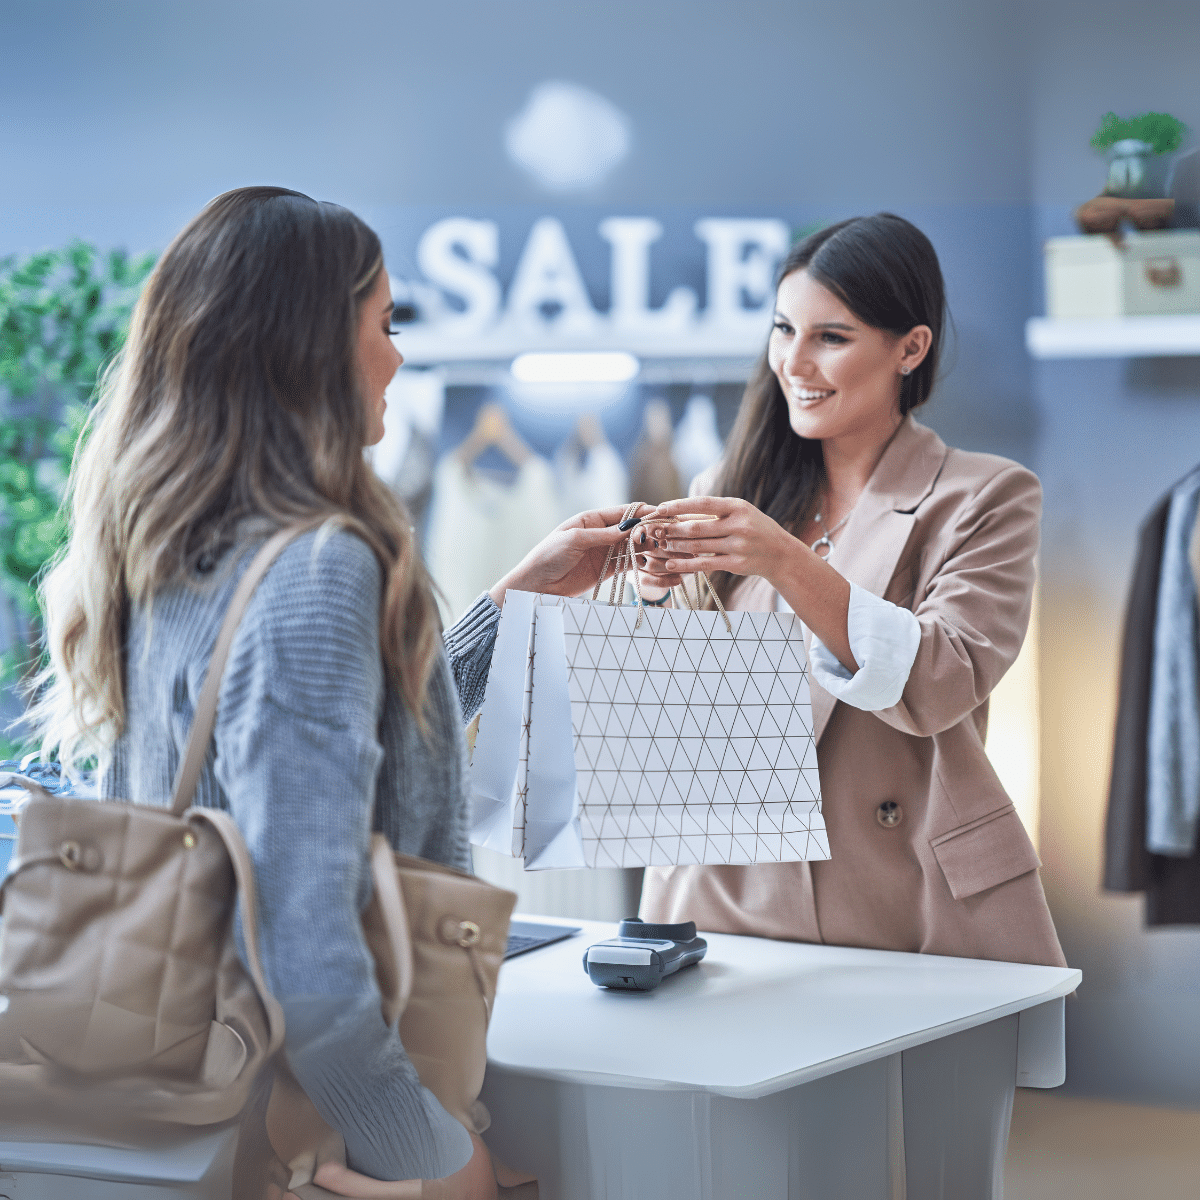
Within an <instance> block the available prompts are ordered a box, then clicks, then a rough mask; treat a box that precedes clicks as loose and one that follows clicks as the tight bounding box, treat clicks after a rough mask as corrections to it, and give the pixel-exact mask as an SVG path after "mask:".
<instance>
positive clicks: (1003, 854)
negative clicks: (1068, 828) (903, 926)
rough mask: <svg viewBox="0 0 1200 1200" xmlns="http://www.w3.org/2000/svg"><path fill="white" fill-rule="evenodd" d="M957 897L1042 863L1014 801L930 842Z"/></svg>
mask: <svg viewBox="0 0 1200 1200" xmlns="http://www.w3.org/2000/svg"><path fill="white" fill-rule="evenodd" d="M929 844H930V846H931V847H932V848H933V853H934V855H935V856H936V858H937V860H938V866H940V867H941V868H942V874H943V875H945V877H946V882H947V883H948V884H949V885H950V894H951V895H952V896H953V897H954V898H955V900H965V899H966V898H967V897H968V896H974V895H976V894H977V893H979V892H984V891H987V889H988V888H993V887H996V886H997V884H1001V883H1007V882H1008V880H1010V879H1015V878H1016V877H1017V876H1018V875H1024V874H1025V873H1026V872H1028V871H1034V870H1036V869H1037V868H1038V867H1040V866H1041V865H1042V862H1041V859H1039V858H1038V856H1037V851H1036V850H1034V848H1033V843H1032V842H1031V841H1030V840H1029V835H1028V834H1027V833H1026V832H1025V826H1024V825H1022V824H1021V818H1020V817H1019V816H1017V810H1016V809H1015V808H1013V806H1012V805H1011V804H1009V805H1006V806H1005V807H1004V808H1001V809H998V810H997V811H996V812H991V813H988V814H987V815H986V816H983V817H979V818H978V819H977V820H975V821H968V822H967V824H965V825H960V826H959V827H958V828H957V829H951V830H950V831H949V832H948V833H943V834H940V835H939V836H938V837H936V838H932V839H931V840H930V842H929Z"/></svg>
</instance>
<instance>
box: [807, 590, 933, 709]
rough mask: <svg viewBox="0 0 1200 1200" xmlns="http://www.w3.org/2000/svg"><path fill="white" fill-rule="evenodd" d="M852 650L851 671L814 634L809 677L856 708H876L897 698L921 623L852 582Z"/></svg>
mask: <svg viewBox="0 0 1200 1200" xmlns="http://www.w3.org/2000/svg"><path fill="white" fill-rule="evenodd" d="M846 632H847V634H848V636H849V641H850V652H851V654H853V655H854V661H855V662H856V663H858V670H857V671H855V672H854V673H853V674H851V673H850V672H849V671H848V670H846V668H845V667H843V666H842V664H841V663H840V662H838V660H837V659H836V658H835V657H834V655H833V653H832V652H831V651H830V650H829V649H828V648H827V647H826V646H825V644H824V643H823V642H822V641H821V639H820V638H818V637H817V636H816V635H815V634H814V636H813V639H812V646H811V647H810V649H809V660H810V662H811V663H812V669H813V676H814V678H815V679H816V681H817V682H818V683H819V684H820V685H821V686H822V687H823V688H824V689H825V690H826V691H827V692H829V693H830V694H831V695H833V696H836V697H837V699H839V700H842V701H844V702H845V703H846V704H850V705H853V707H855V708H861V709H865V710H866V711H868V712H875V711H877V710H878V709H881V708H891V707H892V705H894V704H896V703H898V702H899V700H900V697H901V696H902V695H903V693H904V687H905V685H906V684H907V683H908V676H909V673H910V672H911V670H912V665H913V660H914V659H915V658H916V656H917V649H918V647H919V646H920V642H921V626H920V624H919V623H918V621H917V618H916V617H914V616H913V614H912V613H911V612H909V611H908V609H907V608H900V607H899V606H898V605H895V604H892V603H890V602H889V601H887V600H881V599H880V598H879V597H878V596H876V595H873V594H872V593H871V592H868V591H867V590H866V589H865V588H861V587H859V586H858V584H856V583H852V584H851V585H850V608H849V611H848V612H847V614H846Z"/></svg>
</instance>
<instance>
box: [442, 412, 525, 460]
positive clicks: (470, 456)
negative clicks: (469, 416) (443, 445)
mask: <svg viewBox="0 0 1200 1200" xmlns="http://www.w3.org/2000/svg"><path fill="white" fill-rule="evenodd" d="M493 448H494V449H496V450H499V451H500V453H501V454H503V455H504V457H505V458H507V459H508V461H509V462H510V463H512V465H513V466H514V467H521V466H524V465H525V463H527V462H528V461H529V460H530V459H531V458H532V457H533V451H532V450H531V449H530V448H529V446H528V445H527V444H526V443H525V441H524V440H523V439H522V438H521V436H520V435H519V434H518V433H517V431H516V430H515V429H514V428H513V427H512V424H511V422H510V421H509V419H508V413H506V412H505V411H504V408H503V407H502V406H501V405H499V404H496V403H494V402H493V403H491V404H485V405H484V406H483V407H482V408H481V409H480V410H479V412H478V414H477V415H476V417H475V425H474V427H473V428H472V430H471V432H470V433H469V434H468V435H467V437H466V439H465V440H464V441H463V442H462V443H461V444H460V445H459V447H458V449H457V450H456V451H455V452H454V453H455V454H456V455H457V457H458V460H459V462H461V463H462V465H463V466H464V467H469V466H471V465H472V464H473V463H474V462H475V460H476V459H477V458H478V457H479V456H480V455H481V454H482V453H483V452H484V451H485V450H491V449H493Z"/></svg>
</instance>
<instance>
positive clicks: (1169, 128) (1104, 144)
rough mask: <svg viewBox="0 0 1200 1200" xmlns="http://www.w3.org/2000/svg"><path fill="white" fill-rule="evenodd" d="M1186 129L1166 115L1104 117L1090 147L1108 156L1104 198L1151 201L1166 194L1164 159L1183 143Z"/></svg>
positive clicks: (1153, 113) (1152, 113)
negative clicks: (1121, 197) (1150, 199)
mask: <svg viewBox="0 0 1200 1200" xmlns="http://www.w3.org/2000/svg"><path fill="white" fill-rule="evenodd" d="M1186 132H1187V126H1186V125H1184V123H1183V122H1182V121H1180V120H1179V119H1178V118H1177V117H1173V116H1171V115H1170V114H1169V113H1159V112H1147V113H1142V114H1141V115H1140V116H1136V117H1118V116H1117V114H1116V113H1112V112H1109V113H1105V114H1104V116H1103V118H1102V119H1101V121H1100V128H1099V129H1098V130H1097V131H1096V133H1095V136H1094V137H1093V138H1092V146H1093V148H1094V149H1096V150H1099V151H1101V152H1107V153H1108V156H1109V164H1108V180H1107V182H1106V183H1105V185H1104V192H1103V194H1104V195H1106V196H1124V197H1126V198H1137V199H1141V198H1152V197H1161V196H1164V195H1165V194H1166V182H1167V180H1166V176H1167V155H1169V154H1174V153H1175V151H1176V150H1178V149H1179V147H1180V144H1181V143H1182V142H1183V135H1184V134H1185V133H1186Z"/></svg>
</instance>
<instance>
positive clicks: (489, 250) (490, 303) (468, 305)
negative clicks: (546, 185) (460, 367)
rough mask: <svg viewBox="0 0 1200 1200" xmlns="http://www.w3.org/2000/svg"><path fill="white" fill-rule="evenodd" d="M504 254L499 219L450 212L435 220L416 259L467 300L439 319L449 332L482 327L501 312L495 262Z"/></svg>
mask: <svg viewBox="0 0 1200 1200" xmlns="http://www.w3.org/2000/svg"><path fill="white" fill-rule="evenodd" d="M499 260H500V231H499V229H497V227H496V224H495V222H494V221H472V220H470V219H469V218H467V217H447V218H446V219H445V220H444V221H438V222H436V224H433V225H430V227H429V228H428V229H427V230H425V232H424V233H423V234H422V235H421V240H420V242H419V243H418V244H417V265H418V266H419V267H420V268H421V270H422V271H423V272H424V274H425V277H426V278H427V279H428V280H429V281H430V283H434V284H436V285H437V286H438V287H440V288H442V289H443V290H444V291H446V292H449V293H450V294H451V295H452V296H458V297H459V298H460V299H461V300H462V302H463V305H464V307H463V311H462V312H458V313H455V312H451V313H450V314H449V315H448V316H446V317H445V318H443V320H442V321H441V322H440V324H441V326H442V328H443V329H444V330H445V331H446V332H447V333H453V334H455V335H459V336H465V335H467V334H472V333H478V332H479V331H480V330H482V329H484V328H486V327H487V326H488V325H490V324H491V323H492V322H493V321H495V319H496V317H497V315H498V314H499V312H500V284H499V281H498V280H497V279H496V277H495V275H493V274H492V272H491V270H490V268H492V267H494V266H495V265H496V264H497V262H499Z"/></svg>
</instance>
